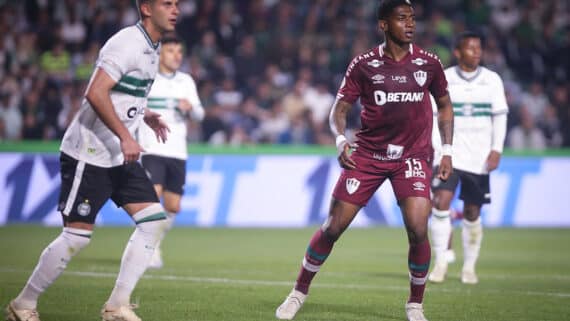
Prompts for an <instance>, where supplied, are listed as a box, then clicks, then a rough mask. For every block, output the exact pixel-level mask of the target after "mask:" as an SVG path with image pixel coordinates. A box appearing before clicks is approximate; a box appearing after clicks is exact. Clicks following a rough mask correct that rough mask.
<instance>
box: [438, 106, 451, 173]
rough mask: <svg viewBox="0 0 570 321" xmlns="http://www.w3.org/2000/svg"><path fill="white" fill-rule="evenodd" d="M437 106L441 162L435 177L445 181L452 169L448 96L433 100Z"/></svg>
mask: <svg viewBox="0 0 570 321" xmlns="http://www.w3.org/2000/svg"><path fill="white" fill-rule="evenodd" d="M435 102H436V105H437V113H438V116H437V125H438V127H439V135H440V136H441V145H442V147H441V154H442V158H441V162H440V164H439V172H438V173H437V176H438V178H439V179H441V180H444V181H445V180H447V179H448V178H449V175H451V172H452V171H453V167H452V164H451V145H452V144H453V106H452V105H451V99H449V95H443V96H441V97H439V98H436V99H435Z"/></svg>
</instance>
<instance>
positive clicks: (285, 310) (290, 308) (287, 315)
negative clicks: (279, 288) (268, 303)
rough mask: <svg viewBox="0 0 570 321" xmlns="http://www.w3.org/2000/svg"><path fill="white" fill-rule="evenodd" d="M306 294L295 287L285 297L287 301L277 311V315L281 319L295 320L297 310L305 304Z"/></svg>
mask: <svg viewBox="0 0 570 321" xmlns="http://www.w3.org/2000/svg"><path fill="white" fill-rule="evenodd" d="M306 298H307V295H306V294H303V293H302V292H299V291H297V290H295V289H293V290H291V293H289V295H288V296H287V297H286V298H285V301H283V303H281V305H280V306H279V307H278V308H277V310H276V311H275V316H276V317H277V319H279V320H293V318H294V317H295V314H297V311H299V309H300V308H301V307H302V306H303V303H304V302H305V299H306Z"/></svg>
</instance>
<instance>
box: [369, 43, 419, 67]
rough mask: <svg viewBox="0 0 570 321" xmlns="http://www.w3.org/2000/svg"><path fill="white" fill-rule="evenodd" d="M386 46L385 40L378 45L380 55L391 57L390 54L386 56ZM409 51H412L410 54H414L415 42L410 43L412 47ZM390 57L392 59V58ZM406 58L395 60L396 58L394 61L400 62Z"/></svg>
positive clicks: (381, 56)
mask: <svg viewBox="0 0 570 321" xmlns="http://www.w3.org/2000/svg"><path fill="white" fill-rule="evenodd" d="M384 48H386V42H383V43H381V44H380V45H379V46H378V54H379V55H380V58H390V57H388V56H386V57H384ZM408 51H409V52H410V56H411V55H413V54H414V44H412V43H410V49H409V50H408ZM390 59H392V58H390ZM392 60H394V59H392ZM404 60H405V59H402V60H400V61H395V60H394V61H395V62H397V63H400V62H402V61H404Z"/></svg>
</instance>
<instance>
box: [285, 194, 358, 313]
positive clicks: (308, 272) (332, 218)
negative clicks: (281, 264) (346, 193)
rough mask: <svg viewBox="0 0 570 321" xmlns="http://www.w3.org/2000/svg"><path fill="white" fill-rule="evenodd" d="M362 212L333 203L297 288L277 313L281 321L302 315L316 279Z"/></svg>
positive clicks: (312, 243) (313, 241)
mask: <svg viewBox="0 0 570 321" xmlns="http://www.w3.org/2000/svg"><path fill="white" fill-rule="evenodd" d="M360 208H361V206H360V205H354V204H350V203H347V202H344V201H341V200H337V199H335V198H333V199H332V201H331V206H330V212H329V217H328V218H327V220H326V221H325V223H324V224H323V225H322V226H321V227H320V228H319V229H318V230H317V231H316V232H315V234H313V237H312V238H311V241H310V242H309V246H308V247H307V250H306V252H305V256H304V257H303V262H302V264H301V268H300V271H299V275H298V276H297V280H296V282H295V287H294V288H293V290H292V291H291V293H290V294H289V295H288V296H287V298H285V301H284V302H283V303H282V304H281V305H280V306H279V307H278V308H277V311H275V316H276V317H277V318H278V319H280V320H291V319H293V317H294V316H295V314H296V313H297V311H299V309H300V308H301V306H302V305H303V303H304V302H305V299H306V297H307V294H308V293H309V287H310V285H311V282H312V280H313V278H314V276H315V275H316V274H317V272H318V271H319V270H320V269H321V266H322V265H323V263H324V262H325V261H326V259H327V257H328V256H329V254H330V253H331V251H332V248H333V245H334V243H335V242H336V241H337V240H338V239H339V237H340V236H341V234H342V233H343V232H344V231H345V230H346V228H347V227H348V226H349V225H350V222H352V220H353V219H354V217H355V216H356V214H357V213H358V211H359V210H360Z"/></svg>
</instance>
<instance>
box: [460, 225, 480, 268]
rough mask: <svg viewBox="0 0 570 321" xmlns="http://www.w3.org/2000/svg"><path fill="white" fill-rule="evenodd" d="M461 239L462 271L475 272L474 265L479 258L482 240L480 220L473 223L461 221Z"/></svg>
mask: <svg viewBox="0 0 570 321" xmlns="http://www.w3.org/2000/svg"><path fill="white" fill-rule="evenodd" d="M462 226H463V228H462V231H461V237H462V238H463V269H464V270H470V271H475V263H477V258H478V257H479V250H480V249H481V241H482V240H483V225H482V224H481V218H480V217H479V218H477V220H476V221H474V222H469V221H468V220H466V219H463V222H462Z"/></svg>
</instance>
